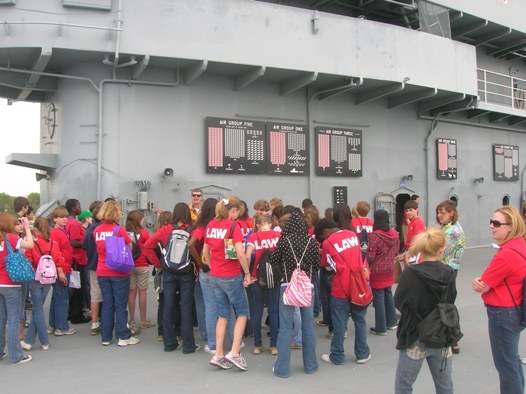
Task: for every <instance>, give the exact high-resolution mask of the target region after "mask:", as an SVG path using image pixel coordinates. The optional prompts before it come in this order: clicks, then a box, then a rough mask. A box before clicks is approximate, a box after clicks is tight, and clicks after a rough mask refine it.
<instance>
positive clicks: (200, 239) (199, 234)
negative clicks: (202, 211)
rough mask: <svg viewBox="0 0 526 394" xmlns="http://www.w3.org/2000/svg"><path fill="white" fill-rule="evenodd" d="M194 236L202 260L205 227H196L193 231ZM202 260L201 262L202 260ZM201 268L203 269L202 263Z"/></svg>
mask: <svg viewBox="0 0 526 394" xmlns="http://www.w3.org/2000/svg"><path fill="white" fill-rule="evenodd" d="M191 235H192V237H194V238H195V240H196V242H195V250H196V252H197V254H198V255H199V256H201V261H202V260H203V254H202V253H203V245H204V244H205V228H204V227H196V228H195V229H194V231H192V234H191ZM201 261H200V262H201ZM199 269H201V265H199Z"/></svg>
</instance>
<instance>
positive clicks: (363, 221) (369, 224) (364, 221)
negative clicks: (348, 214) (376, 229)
mask: <svg viewBox="0 0 526 394" xmlns="http://www.w3.org/2000/svg"><path fill="white" fill-rule="evenodd" d="M351 224H352V226H353V227H354V229H355V230H356V234H360V233H361V232H362V230H363V229H365V231H367V232H368V233H369V234H371V233H372V232H373V225H374V222H373V221H372V220H371V219H369V218H354V219H353V220H351Z"/></svg>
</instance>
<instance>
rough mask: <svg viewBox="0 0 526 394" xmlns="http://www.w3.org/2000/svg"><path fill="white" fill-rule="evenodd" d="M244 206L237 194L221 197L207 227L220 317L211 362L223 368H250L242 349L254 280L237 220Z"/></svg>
mask: <svg viewBox="0 0 526 394" xmlns="http://www.w3.org/2000/svg"><path fill="white" fill-rule="evenodd" d="M242 209H243V208H242V205H241V201H240V200H239V198H237V197H235V196H228V197H227V198H223V199H221V200H220V201H219V202H218V203H217V205H216V217H215V219H213V220H212V221H211V222H210V223H209V224H208V226H207V227H206V235H205V244H204V247H203V256H204V257H205V260H206V261H209V262H210V267H211V271H210V272H211V276H212V283H213V285H214V295H215V298H216V302H217V304H218V316H219V317H218V319H217V325H216V353H215V356H214V357H213V358H212V360H210V364H211V365H213V366H215V367H218V368H222V369H230V368H231V367H232V364H233V365H235V366H236V367H237V368H239V369H241V370H246V369H247V364H246V362H245V359H244V358H243V356H242V355H241V353H240V349H239V348H240V346H241V339H242V337H243V332H244V331H245V326H246V323H247V319H248V314H249V312H248V301H247V295H246V292H245V289H244V288H243V286H245V287H247V286H249V285H250V283H251V282H252V280H251V277H250V272H249V266H248V261H247V258H246V256H245V251H244V248H243V241H244V237H243V234H242V233H241V228H240V226H239V224H237V223H236V222H235V220H236V219H237V218H238V216H239V214H240V213H241V212H242ZM240 265H241V267H240ZM241 273H242V274H243V277H242V276H241ZM231 306H233V307H234V311H235V313H236V325H235V328H234V341H233V343H232V349H231V350H230V352H229V353H228V354H227V355H226V356H225V355H224V353H223V342H224V337H225V333H226V327H227V323H228V319H229V317H230V311H231Z"/></svg>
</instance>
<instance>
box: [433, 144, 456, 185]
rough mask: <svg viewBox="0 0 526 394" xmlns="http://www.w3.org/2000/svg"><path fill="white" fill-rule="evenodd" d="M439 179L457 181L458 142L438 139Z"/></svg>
mask: <svg viewBox="0 0 526 394" xmlns="http://www.w3.org/2000/svg"><path fill="white" fill-rule="evenodd" d="M437 164H438V165H437V179H457V140H453V139H448V138H438V139H437Z"/></svg>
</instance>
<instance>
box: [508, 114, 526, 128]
mask: <svg viewBox="0 0 526 394" xmlns="http://www.w3.org/2000/svg"><path fill="white" fill-rule="evenodd" d="M524 122H526V117H524V118H521V117H520V116H511V117H509V118H508V124H509V125H510V126H512V125H514V124H520V123H524Z"/></svg>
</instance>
